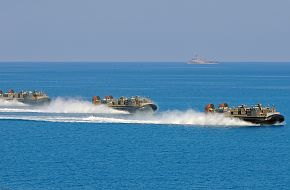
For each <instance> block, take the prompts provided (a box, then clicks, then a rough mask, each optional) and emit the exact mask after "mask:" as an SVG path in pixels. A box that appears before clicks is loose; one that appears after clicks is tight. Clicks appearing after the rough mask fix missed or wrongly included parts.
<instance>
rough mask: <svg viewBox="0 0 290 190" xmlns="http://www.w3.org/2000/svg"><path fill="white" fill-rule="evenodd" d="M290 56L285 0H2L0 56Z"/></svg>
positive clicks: (288, 2)
mask: <svg viewBox="0 0 290 190" xmlns="http://www.w3.org/2000/svg"><path fill="white" fill-rule="evenodd" d="M194 54H199V55H201V56H204V57H206V58H209V59H216V60H221V61H247V60H253V61H259V60H267V61H274V60H277V61H290V0H142V1H141V0H114V1H113V0H103V1H101V0H0V61H6V60H11V61H12V60H16V61H21V60H22V61H30V60H34V61H37V60H41V61H57V60H60V61H63V60H65V61H79V60H84V61H135V60H137V61H168V60H169V61H186V60H187V59H189V58H190V57H192V56H193V55H194Z"/></svg>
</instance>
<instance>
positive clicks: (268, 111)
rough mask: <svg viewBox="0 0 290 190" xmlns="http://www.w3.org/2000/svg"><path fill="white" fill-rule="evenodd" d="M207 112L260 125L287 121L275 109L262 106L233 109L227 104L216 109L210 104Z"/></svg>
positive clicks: (244, 106) (206, 109)
mask: <svg viewBox="0 0 290 190" xmlns="http://www.w3.org/2000/svg"><path fill="white" fill-rule="evenodd" d="M205 112H206V113H219V114H223V115H224V116H225V117H232V118H238V119H241V120H243V121H247V122H251V123H254V124H260V125H274V124H282V123H283V122H284V120H285V118H284V116H283V115H281V114H280V112H277V111H276V108H275V107H271V108H270V107H263V106H262V105H261V104H257V105H254V106H246V105H240V106H238V107H232V108H230V107H229V106H228V104H227V103H223V104H220V105H219V107H218V108H215V106H214V105H213V104H208V105H207V106H206V107H205Z"/></svg>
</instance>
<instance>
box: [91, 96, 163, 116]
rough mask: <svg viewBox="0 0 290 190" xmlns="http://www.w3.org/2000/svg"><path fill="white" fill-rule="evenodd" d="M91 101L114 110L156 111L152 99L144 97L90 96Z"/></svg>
mask: <svg viewBox="0 0 290 190" xmlns="http://www.w3.org/2000/svg"><path fill="white" fill-rule="evenodd" d="M92 103H93V104H95V105H100V104H103V105H107V106H108V107H111V108H113V109H116V110H121V111H127V112H130V113H135V112H138V111H139V112H140V111H141V112H144V111H153V112H154V111H156V110H157V105H156V104H154V103H153V101H152V100H150V99H149V98H145V97H140V96H133V97H131V98H128V97H124V96H122V97H120V98H113V96H106V97H105V98H104V99H101V98H100V97H99V96H94V97H93V98H92Z"/></svg>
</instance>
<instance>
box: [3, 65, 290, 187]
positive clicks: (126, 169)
mask: <svg viewBox="0 0 290 190" xmlns="http://www.w3.org/2000/svg"><path fill="white" fill-rule="evenodd" d="M0 89H2V90H3V91H7V90H9V89H14V90H15V91H20V90H34V89H36V90H42V91H45V92H46V93H47V94H48V95H49V96H50V97H51V98H52V102H51V104H50V105H47V106H39V107H31V106H26V105H23V104H21V103H18V102H4V101H1V102H0V190H26V189H27V190H38V189H51V190H53V189H69V190H74V189H85V190H93V189H113V190H117V189H132V190H138V189H154V190H155V189H156V190H159V189H164V190H168V189H179V190H182V189H184V190H188V189H263V190H264V189H289V188H290V128H289V127H290V126H289V124H288V123H287V122H288V121H289V118H290V106H289V102H290V63H262V62H260V63H254V62H253V63H251V62H245V63H230V62H228V63H220V64H212V65H188V64H186V63H166V62H164V63H154V62H150V63H145V62H143V63H137V62H136V63H133V62H131V63H126V62H122V63H81V62H79V63H78V62H73V63H69V62H66V63H37V62H34V63H29V62H26V63H24V62H23V63H4V62H2V63H0ZM94 95H99V96H101V97H103V96H105V95H113V96H114V97H120V96H134V95H141V96H146V97H150V98H151V99H152V100H154V101H155V102H156V103H157V104H158V108H159V109H158V112H157V113H155V114H150V113H149V114H137V115H131V114H128V113H126V112H119V111H116V110H112V109H110V108H107V107H105V106H93V105H92V104H91V98H92V96H94ZM223 102H227V103H228V104H229V105H233V106H234V105H239V104H250V105H251V104H256V103H262V104H264V105H268V104H269V105H275V106H276V108H277V109H278V111H280V112H281V113H282V114H283V115H284V116H285V118H286V121H285V123H284V125H283V126H277V125H274V126H253V125H250V124H248V123H245V122H242V121H239V120H232V119H229V118H223V117H221V116H208V115H205V114H204V113H203V110H204V106H205V105H206V104H208V103H214V104H219V103H223Z"/></svg>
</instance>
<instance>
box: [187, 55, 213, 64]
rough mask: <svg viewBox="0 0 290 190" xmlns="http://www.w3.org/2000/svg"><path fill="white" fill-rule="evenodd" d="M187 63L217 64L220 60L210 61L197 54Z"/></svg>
mask: <svg viewBox="0 0 290 190" xmlns="http://www.w3.org/2000/svg"><path fill="white" fill-rule="evenodd" d="M187 63H188V64H217V63H218V62H217V61H209V60H206V59H204V58H202V57H200V56H198V55H195V56H194V57H193V58H192V59H190V60H189V61H188V62H187Z"/></svg>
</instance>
